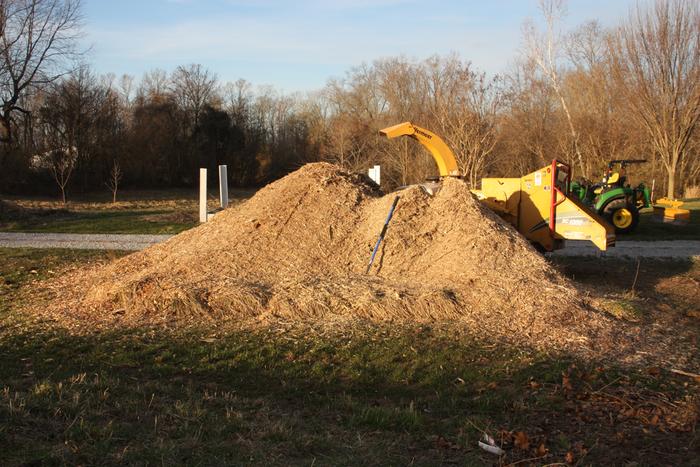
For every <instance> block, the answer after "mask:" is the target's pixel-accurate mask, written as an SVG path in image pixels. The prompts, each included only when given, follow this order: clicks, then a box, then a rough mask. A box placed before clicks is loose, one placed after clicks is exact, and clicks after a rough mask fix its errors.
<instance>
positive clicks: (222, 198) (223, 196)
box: [219, 165, 228, 209]
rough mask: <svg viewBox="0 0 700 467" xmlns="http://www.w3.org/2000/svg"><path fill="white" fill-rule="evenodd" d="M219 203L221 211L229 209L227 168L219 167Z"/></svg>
mask: <svg viewBox="0 0 700 467" xmlns="http://www.w3.org/2000/svg"><path fill="white" fill-rule="evenodd" d="M219 202H220V203H221V209H226V208H227V207H228V175H227V174H226V166H225V165H220V166H219Z"/></svg>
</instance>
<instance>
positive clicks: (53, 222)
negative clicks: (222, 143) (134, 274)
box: [0, 210, 195, 234]
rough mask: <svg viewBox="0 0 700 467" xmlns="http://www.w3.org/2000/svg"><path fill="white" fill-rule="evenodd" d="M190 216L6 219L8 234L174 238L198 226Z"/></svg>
mask: <svg viewBox="0 0 700 467" xmlns="http://www.w3.org/2000/svg"><path fill="white" fill-rule="evenodd" d="M192 217H193V215H192V214H191V213H184V212H173V211H167V210H116V211H69V210H56V211H51V212H47V211H43V212H41V215H34V214H31V215H25V216H22V217H20V218H15V219H6V220H5V221H4V222H2V223H1V224H0V230H2V231H8V232H13V231H14V232H51V233H115V234H118V233H122V234H174V233H179V232H182V231H183V230H187V229H189V228H191V227H193V226H194V225H195V222H194V220H193V219H192Z"/></svg>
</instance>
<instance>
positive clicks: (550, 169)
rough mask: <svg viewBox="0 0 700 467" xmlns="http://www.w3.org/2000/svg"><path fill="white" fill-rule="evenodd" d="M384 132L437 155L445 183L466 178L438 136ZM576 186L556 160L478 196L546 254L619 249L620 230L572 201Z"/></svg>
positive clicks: (488, 186)
mask: <svg viewBox="0 0 700 467" xmlns="http://www.w3.org/2000/svg"><path fill="white" fill-rule="evenodd" d="M380 133H381V134H382V135H384V136H386V137H387V138H390V139H391V138H396V137H399V136H408V137H411V138H413V139H415V140H416V141H418V142H419V143H421V144H422V145H423V146H424V147H425V148H426V149H427V150H428V151H429V152H430V154H431V155H432V156H433V159H435V162H436V164H437V166H438V170H439V173H440V177H441V178H443V177H459V176H460V174H459V167H458V165H457V160H456V159H455V157H454V154H453V153H452V151H451V150H450V148H449V147H448V146H447V145H446V144H445V142H444V141H443V140H442V139H441V138H440V137H439V136H437V135H436V134H435V133H433V132H431V131H429V130H426V129H425V128H420V127H418V126H416V125H413V124H412V123H410V122H404V123H400V124H398V125H394V126H392V127H389V128H385V129H383V130H381V131H380ZM570 185H571V167H570V166H569V165H568V164H566V163H564V162H561V161H557V160H553V161H552V163H551V164H550V165H548V166H546V167H543V168H541V169H539V170H536V171H535V172H532V173H529V174H527V175H525V176H524V177H520V178H484V179H482V180H481V189H480V190H472V192H473V193H474V194H475V195H476V196H477V197H478V198H479V200H481V202H482V203H484V204H485V205H486V206H488V207H489V208H491V209H492V210H493V211H494V212H496V213H497V214H499V215H500V216H501V217H502V218H503V219H505V220H506V221H508V222H509V223H510V224H512V225H513V226H514V227H515V228H516V229H517V230H518V231H519V232H520V233H521V234H523V235H524V236H525V237H526V238H527V239H528V240H530V241H531V242H532V243H533V244H534V245H535V247H537V248H538V249H540V250H543V251H553V250H556V249H559V248H563V246H564V240H566V239H568V240H588V241H591V242H592V243H593V244H594V245H595V246H596V247H598V248H599V249H600V250H602V251H605V250H606V249H607V248H608V247H611V246H614V245H615V229H614V228H613V227H612V226H611V225H610V224H609V223H608V222H606V221H605V219H603V218H602V217H601V216H600V215H598V214H597V213H596V212H595V211H593V210H592V209H590V208H589V207H587V206H586V205H585V204H583V203H582V202H581V201H580V200H579V199H578V198H576V197H575V196H569V187H570ZM431 188H433V187H431ZM433 189H434V188H433Z"/></svg>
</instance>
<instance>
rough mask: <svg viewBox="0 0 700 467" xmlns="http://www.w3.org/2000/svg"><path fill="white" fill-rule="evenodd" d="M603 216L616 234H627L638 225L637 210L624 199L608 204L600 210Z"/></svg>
mask: <svg viewBox="0 0 700 467" xmlns="http://www.w3.org/2000/svg"><path fill="white" fill-rule="evenodd" d="M602 211H603V212H602V214H603V216H604V217H605V218H606V219H607V220H608V222H610V224H612V226H613V227H615V233H616V234H628V233H631V232H633V231H634V229H636V228H637V224H639V209H637V207H636V206H634V205H632V204H628V203H627V201H625V200H624V199H617V200H613V201H611V202H609V203H608V204H607V205H605V207H604V208H603V210H602Z"/></svg>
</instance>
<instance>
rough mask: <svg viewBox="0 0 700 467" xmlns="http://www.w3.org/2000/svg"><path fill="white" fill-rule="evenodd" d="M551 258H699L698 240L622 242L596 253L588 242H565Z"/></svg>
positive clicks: (699, 247)
mask: <svg viewBox="0 0 700 467" xmlns="http://www.w3.org/2000/svg"><path fill="white" fill-rule="evenodd" d="M552 255H553V256H613V257H620V256H628V257H630V258H692V257H699V258H700V240H659V241H654V242H640V241H634V240H623V241H617V242H615V246H614V247H613V248H609V249H608V250H607V251H605V252H603V251H598V249H597V248H596V247H594V246H593V245H592V244H590V243H589V242H581V241H567V242H566V248H564V249H562V250H558V251H555V252H554V253H552Z"/></svg>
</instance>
